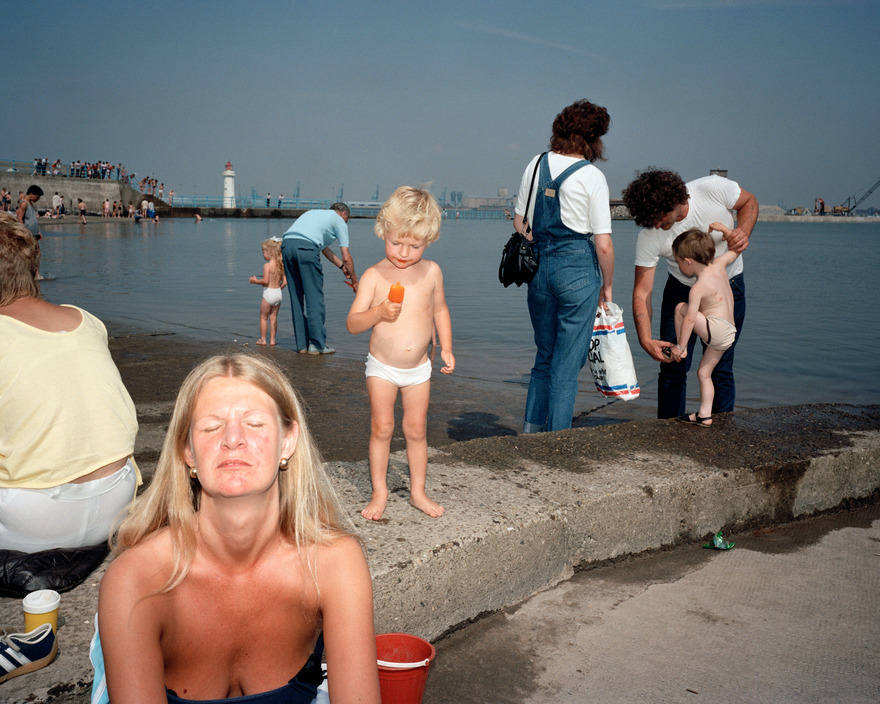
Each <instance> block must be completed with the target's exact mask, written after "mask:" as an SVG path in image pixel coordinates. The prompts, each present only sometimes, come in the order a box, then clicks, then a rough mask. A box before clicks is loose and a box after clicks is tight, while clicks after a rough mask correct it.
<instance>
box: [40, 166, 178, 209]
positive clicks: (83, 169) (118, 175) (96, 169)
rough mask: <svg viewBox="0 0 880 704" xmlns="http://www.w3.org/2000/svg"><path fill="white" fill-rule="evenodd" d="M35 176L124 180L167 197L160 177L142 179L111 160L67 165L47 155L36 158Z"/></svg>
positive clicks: (153, 193)
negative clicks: (52, 159)
mask: <svg viewBox="0 0 880 704" xmlns="http://www.w3.org/2000/svg"><path fill="white" fill-rule="evenodd" d="M33 174H34V176H67V177H68V178H88V179H96V180H99V181H101V180H104V181H122V182H123V183H127V184H128V185H129V186H131V187H132V188H135V184H137V186H136V187H137V189H138V190H139V191H140V192H141V193H144V194H146V195H151V196H155V197H158V198H159V199H160V200H164V199H165V184H164V183H160V182H159V180H158V179H155V178H152V177H146V176H145V177H144V178H142V179H141V180H140V181H138V180H137V175H136V174H135V172H134V171H132V172H131V173H129V172H128V170H127V169H126V168H125V166H123V165H122V164H115V165H114V164H111V163H110V162H109V161H94V162H92V161H80V160H79V159H77V160H76V161H71V162H70V163H69V164H68V165H67V166H66V167H65V165H64V162H62V161H61V159H56V160H55V161H53V162H51V163H50V162H49V160H48V159H47V158H45V157H37V158H35V159H34V171H33ZM168 195H169V200H170V199H173V198H174V191H170V192H169V194H168Z"/></svg>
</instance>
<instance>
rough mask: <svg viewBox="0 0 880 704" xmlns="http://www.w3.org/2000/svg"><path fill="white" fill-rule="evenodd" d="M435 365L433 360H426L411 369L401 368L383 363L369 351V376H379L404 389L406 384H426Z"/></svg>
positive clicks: (367, 372)
mask: <svg viewBox="0 0 880 704" xmlns="http://www.w3.org/2000/svg"><path fill="white" fill-rule="evenodd" d="M432 369H433V367H432V365H431V360H430V359H427V360H425V363H424V364H420V365H419V366H417V367H412V368H411V369H400V368H398V367H392V366H391V365H390V364H383V363H382V362H380V361H379V360H378V359H376V358H375V357H374V356H373V355H371V354H370V353H369V352H368V353H367V371H366V375H367V376H377V377H379V378H380V379H385V381H388V382H391V383H392V384H394V385H395V386H396V387H397V388H399V389H402V388H403V387H405V386H416V385H418V384H424V383H425V382H426V381H428V380H429V379H430V378H431V371H432Z"/></svg>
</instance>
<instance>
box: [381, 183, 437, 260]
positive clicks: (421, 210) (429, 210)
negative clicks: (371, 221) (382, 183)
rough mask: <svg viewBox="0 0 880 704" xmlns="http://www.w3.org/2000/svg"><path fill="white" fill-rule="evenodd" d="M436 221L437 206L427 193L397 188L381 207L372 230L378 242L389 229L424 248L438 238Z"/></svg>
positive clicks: (408, 188)
mask: <svg viewBox="0 0 880 704" xmlns="http://www.w3.org/2000/svg"><path fill="white" fill-rule="evenodd" d="M440 219H441V214H440V206H439V205H437V201H436V200H434V196H432V195H431V194H430V193H429V192H428V191H426V190H424V189H421V188H413V187H412V186H399V187H398V188H397V189H396V190H395V191H394V193H392V194H391V196H390V197H389V198H388V200H386V201H385V203H384V204H383V205H382V209H381V210H380V211H379V214H378V215H377V216H376V225H375V226H374V228H373V229H374V231H375V232H376V237H378V238H379V239H381V240H384V239H385V233H387V232H388V231H389V230H397V231H398V234H399V235H401V236H406V237H411V238H413V239H414V240H417V241H418V242H420V243H421V244H423V245H426V246H427V245H429V244H431V243H432V242H435V241H436V240H437V238H438V237H439V236H440Z"/></svg>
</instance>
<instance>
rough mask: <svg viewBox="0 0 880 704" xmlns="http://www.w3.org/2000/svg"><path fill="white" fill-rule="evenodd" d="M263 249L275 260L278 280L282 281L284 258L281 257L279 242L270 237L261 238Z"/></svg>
mask: <svg viewBox="0 0 880 704" xmlns="http://www.w3.org/2000/svg"><path fill="white" fill-rule="evenodd" d="M263 251H264V252H268V253H269V257H270V258H271V259H272V261H273V262H275V270H276V272H277V275H278V280H279V281H282V280H283V279H284V259H282V258H281V243H280V242H279V241H278V240H273V239H272V238H271V237H270V238H269V239H268V240H263Z"/></svg>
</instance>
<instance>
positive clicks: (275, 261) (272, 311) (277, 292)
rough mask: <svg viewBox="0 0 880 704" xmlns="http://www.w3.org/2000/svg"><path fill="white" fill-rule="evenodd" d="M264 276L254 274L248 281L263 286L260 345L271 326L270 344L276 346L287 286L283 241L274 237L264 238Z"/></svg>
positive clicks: (262, 343) (264, 342)
mask: <svg viewBox="0 0 880 704" xmlns="http://www.w3.org/2000/svg"><path fill="white" fill-rule="evenodd" d="M263 259H265V260H266V263H265V264H263V276H262V277H260V278H257V277H256V276H252V277H251V278H250V279H248V281H250V283H252V284H259V285H260V286H262V287H263V297H262V299H261V300H260V339H259V340H257V344H258V345H263V346H265V344H266V328H269V333H270V338H269V344H270V345H272V347H274V346H275V335H276V333H277V332H278V309H279V308H280V307H281V289H283V288H284V287H285V286H287V276H286V275H285V274H284V261H283V260H282V259H281V242H280V241H278V240H274V239H271V238H270V239H268V240H263Z"/></svg>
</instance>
